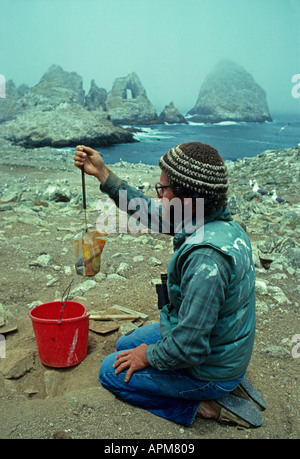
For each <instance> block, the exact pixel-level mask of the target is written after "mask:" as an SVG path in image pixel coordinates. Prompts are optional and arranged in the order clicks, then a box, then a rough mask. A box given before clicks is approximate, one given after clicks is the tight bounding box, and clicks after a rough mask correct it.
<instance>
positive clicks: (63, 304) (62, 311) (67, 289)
mask: <svg viewBox="0 0 300 459" xmlns="http://www.w3.org/2000/svg"><path fill="white" fill-rule="evenodd" d="M73 280H74V279H72V280H71V282H70V284H69V286H68V287H67V288H66V290H65V291H64V293H63V294H62V298H61V304H62V310H61V314H60V318H59V319H58V321H57V323H58V325H61V324H62V316H63V313H64V309H65V306H66V303H67V301H68V298H69V294H70V290H71V285H72V283H73ZM66 291H68V293H67V297H66V299H65V301H64V302H63V299H64V296H65V293H66Z"/></svg>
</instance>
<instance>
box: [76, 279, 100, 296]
mask: <svg viewBox="0 0 300 459" xmlns="http://www.w3.org/2000/svg"><path fill="white" fill-rule="evenodd" d="M96 285H97V282H96V281H95V280H93V279H89V280H87V281H85V282H83V283H82V284H80V285H78V287H75V288H74V290H73V291H72V295H73V296H83V295H84V294H85V293H86V292H88V291H89V290H91V289H92V288H94V287H96Z"/></svg>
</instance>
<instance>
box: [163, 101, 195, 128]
mask: <svg viewBox="0 0 300 459" xmlns="http://www.w3.org/2000/svg"><path fill="white" fill-rule="evenodd" d="M158 120H159V122H160V123H168V124H177V123H181V124H188V122H187V120H186V119H185V118H184V116H183V115H181V113H180V112H179V110H178V109H177V108H176V107H175V105H174V102H171V103H170V104H169V105H166V106H165V108H164V109H163V111H162V112H161V114H160V115H159V117H158Z"/></svg>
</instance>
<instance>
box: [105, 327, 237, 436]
mask: <svg viewBox="0 0 300 459" xmlns="http://www.w3.org/2000/svg"><path fill="white" fill-rule="evenodd" d="M160 339H161V335H160V331H159V323H155V324H150V325H144V326H143V327H140V328H137V329H135V330H134V331H133V332H132V333H130V334H129V335H123V336H122V337H121V338H120V339H119V340H118V342H117V345H116V349H117V352H115V353H113V354H110V355H108V356H107V357H105V359H104V360H103V362H102V364H101V367H100V372H99V381H100V382H101V383H102V385H103V387H105V388H106V389H108V390H109V391H110V392H112V393H113V394H115V395H117V396H118V397H120V398H122V399H123V400H126V401H127V402H129V403H131V404H133V405H136V406H139V407H141V408H144V409H146V410H148V411H150V412H151V413H153V414H156V415H157V416H160V417H162V418H165V419H168V420H170V421H174V422H176V423H178V424H182V425H184V426H187V427H190V426H191V425H192V424H193V422H194V419H195V416H196V413H197V410H198V408H199V404H200V401H201V400H214V399H217V398H220V397H222V396H224V395H227V394H228V393H230V392H232V391H233V390H234V389H235V388H236V387H237V386H238V385H239V382H240V381H241V379H242V378H243V376H244V375H243V376H241V377H240V378H238V379H236V380H234V381H226V382H208V381H200V380H199V379H196V378H193V377H192V376H190V375H189V373H188V372H187V370H185V369H178V370H164V371H161V370H157V369H156V368H153V367H151V366H148V367H146V368H144V369H143V370H139V371H136V372H135V373H133V374H132V376H131V378H130V381H129V382H125V373H126V371H127V370H128V368H127V369H125V370H124V371H123V372H121V373H119V374H118V375H116V373H115V369H114V368H113V364H114V362H115V361H116V355H117V354H118V353H119V352H120V351H123V350H126V349H133V348H135V347H137V346H139V345H140V344H142V343H145V344H148V345H149V344H154V343H156V342H157V341H158V340H160Z"/></svg>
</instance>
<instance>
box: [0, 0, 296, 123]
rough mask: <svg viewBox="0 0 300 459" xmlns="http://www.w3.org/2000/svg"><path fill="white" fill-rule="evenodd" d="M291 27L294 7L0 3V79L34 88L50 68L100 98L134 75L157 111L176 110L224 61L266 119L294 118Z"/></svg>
mask: <svg viewBox="0 0 300 459" xmlns="http://www.w3.org/2000/svg"><path fill="white" fill-rule="evenodd" d="M299 24H300V0H1V3H0V44H1V46H0V74H2V75H4V77H5V79H6V81H7V80H9V79H12V80H13V81H14V82H15V83H16V85H18V86H19V85H20V84H23V83H25V84H27V85H29V86H33V85H35V84H37V83H38V81H39V80H40V78H41V77H42V75H43V74H44V73H45V72H46V71H47V70H48V68H49V67H50V66H51V65H52V64H57V65H60V66H62V67H63V69H64V70H66V71H75V72H77V73H78V74H79V75H81V76H82V78H83V85H84V89H85V90H86V91H88V90H89V87H90V82H91V80H92V79H95V81H96V84H97V85H98V86H99V87H104V88H105V89H106V90H107V91H109V90H110V89H111V87H112V84H113V81H114V80H115V79H116V78H117V77H121V76H126V75H127V74H129V73H131V72H133V71H134V72H136V73H137V75H138V76H139V78H140V80H141V82H142V84H143V86H144V88H145V89H146V91H147V96H148V98H149V99H150V101H151V102H152V103H153V105H154V106H155V107H156V109H157V111H158V112H160V111H161V110H162V109H163V108H164V106H165V105H166V104H169V103H170V102H171V101H174V103H175V105H176V106H177V107H178V108H179V110H180V111H182V112H183V113H185V112H186V111H188V110H190V109H191V108H192V107H193V106H194V105H195V103H196V100H197V97H198V93H199V90H200V87H201V84H202V82H203V80H204V78H205V77H206V75H207V74H208V73H209V72H210V71H211V70H212V68H213V67H214V66H215V64H216V63H217V62H218V61H219V59H221V58H228V59H232V60H233V61H235V62H236V63H238V64H239V65H241V66H243V67H244V68H245V69H246V70H247V71H248V72H250V73H251V74H252V75H253V77H254V79H255V80H256V82H257V83H258V84H260V85H261V86H262V87H263V88H264V89H265V91H266V92H267V101H268V104H269V108H270V112H271V116H273V117H274V116H276V113H278V112H280V113H283V112H285V113H293V114H294V115H295V116H297V115H298V116H299V111H300V110H299V108H300V98H295V97H293V96H292V88H293V86H295V82H294V83H293V82H292V78H293V76H294V75H297V74H300V27H299ZM299 79H300V76H299ZM298 92H299V93H300V89H299V91H298Z"/></svg>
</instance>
